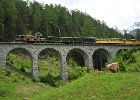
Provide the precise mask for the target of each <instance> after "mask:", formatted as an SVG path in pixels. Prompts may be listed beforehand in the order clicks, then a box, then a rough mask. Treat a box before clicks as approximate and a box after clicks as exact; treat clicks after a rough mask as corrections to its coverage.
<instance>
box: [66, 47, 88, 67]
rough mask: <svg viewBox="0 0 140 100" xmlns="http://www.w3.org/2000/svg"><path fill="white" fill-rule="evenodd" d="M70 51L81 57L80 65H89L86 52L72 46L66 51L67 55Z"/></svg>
mask: <svg viewBox="0 0 140 100" xmlns="http://www.w3.org/2000/svg"><path fill="white" fill-rule="evenodd" d="M71 53H74V54H75V55H77V57H78V56H79V57H81V58H82V61H81V64H80V66H86V67H88V65H89V64H88V62H89V59H88V55H87V53H86V52H85V51H84V50H82V49H79V48H73V49H71V50H69V52H68V53H67V57H68V55H69V54H71Z"/></svg>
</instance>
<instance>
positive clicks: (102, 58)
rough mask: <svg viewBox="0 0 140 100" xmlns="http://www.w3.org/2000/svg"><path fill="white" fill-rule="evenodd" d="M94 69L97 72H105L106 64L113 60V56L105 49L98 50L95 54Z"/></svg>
mask: <svg viewBox="0 0 140 100" xmlns="http://www.w3.org/2000/svg"><path fill="white" fill-rule="evenodd" d="M92 58H93V67H94V69H95V70H99V71H101V70H103V69H104V68H105V64H106V63H107V62H108V61H109V60H110V59H111V54H110V53H109V52H108V51H107V50H105V49H97V50H96V51H95V52H94V53H93V56H92Z"/></svg>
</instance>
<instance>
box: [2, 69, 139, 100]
mask: <svg viewBox="0 0 140 100" xmlns="http://www.w3.org/2000/svg"><path fill="white" fill-rule="evenodd" d="M9 73H10V74H9ZM2 92H5V93H6V94H5V95H4V96H0V100H22V99H23V98H24V97H27V98H30V99H31V100H93V99H97V100H100V99H103V100H113V99H114V100H116V99H117V100H122V99H126V100H139V98H140V73H116V74H112V73H105V72H91V73H90V74H87V75H85V76H83V77H81V78H79V79H77V80H75V81H72V82H71V83H68V84H67V85H65V86H62V87H59V88H54V87H51V86H49V85H46V84H43V83H39V82H37V83H34V82H33V81H32V80H31V79H30V78H29V77H28V76H25V75H24V74H23V75H22V74H21V72H20V73H19V72H15V71H13V70H11V69H8V68H0V94H1V95H2Z"/></svg>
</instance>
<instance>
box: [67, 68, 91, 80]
mask: <svg viewBox="0 0 140 100" xmlns="http://www.w3.org/2000/svg"><path fill="white" fill-rule="evenodd" d="M89 71H90V70H89V69H88V68H86V67H80V66H76V67H75V68H74V69H73V70H71V71H70V72H69V80H75V79H77V78H79V77H81V76H83V75H85V74H86V73H88V72H89Z"/></svg>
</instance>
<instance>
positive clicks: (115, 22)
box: [35, 0, 140, 30]
mask: <svg viewBox="0 0 140 100" xmlns="http://www.w3.org/2000/svg"><path fill="white" fill-rule="evenodd" d="M35 1H37V2H40V3H43V2H44V3H45V4H46V3H47V4H51V3H52V4H61V5H62V6H65V7H66V8H68V9H69V10H71V9H79V10H80V11H82V12H86V13H87V14H89V15H91V16H92V17H93V18H96V19H99V20H101V21H102V20H104V21H105V22H106V24H107V25H108V26H109V27H115V26H117V27H118V29H120V30H123V29H127V28H128V27H129V26H130V25H133V24H134V22H140V0H35Z"/></svg>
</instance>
